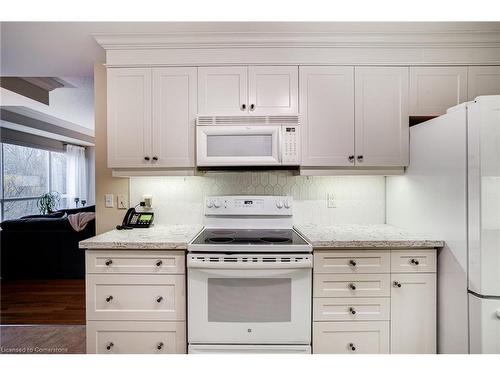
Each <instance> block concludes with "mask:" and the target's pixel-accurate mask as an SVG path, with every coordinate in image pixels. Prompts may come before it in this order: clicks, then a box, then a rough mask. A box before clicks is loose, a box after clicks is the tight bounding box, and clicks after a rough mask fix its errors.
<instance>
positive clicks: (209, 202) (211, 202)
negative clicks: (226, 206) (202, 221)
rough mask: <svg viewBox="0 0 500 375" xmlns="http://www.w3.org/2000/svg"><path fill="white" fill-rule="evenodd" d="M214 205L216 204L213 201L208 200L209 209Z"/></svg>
mask: <svg viewBox="0 0 500 375" xmlns="http://www.w3.org/2000/svg"><path fill="white" fill-rule="evenodd" d="M213 205H214V202H213V201H212V200H211V199H207V207H208V208H212V207H213Z"/></svg>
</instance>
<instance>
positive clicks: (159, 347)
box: [156, 342, 163, 350]
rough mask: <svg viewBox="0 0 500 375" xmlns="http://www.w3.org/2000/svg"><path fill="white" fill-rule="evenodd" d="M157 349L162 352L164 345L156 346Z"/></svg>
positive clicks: (160, 343)
mask: <svg viewBox="0 0 500 375" xmlns="http://www.w3.org/2000/svg"><path fill="white" fill-rule="evenodd" d="M156 349H158V350H162V349H163V343H162V342H159V343H158V345H156Z"/></svg>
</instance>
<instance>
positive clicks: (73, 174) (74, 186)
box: [66, 145, 88, 207]
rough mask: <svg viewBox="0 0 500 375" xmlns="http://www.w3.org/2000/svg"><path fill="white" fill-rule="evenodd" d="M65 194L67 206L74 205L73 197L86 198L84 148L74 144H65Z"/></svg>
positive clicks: (79, 203)
mask: <svg viewBox="0 0 500 375" xmlns="http://www.w3.org/2000/svg"><path fill="white" fill-rule="evenodd" d="M66 194H67V196H68V206H69V207H75V198H79V199H80V201H79V202H78V206H81V201H82V200H87V198H88V197H87V165H86V160H85V148H84V147H80V146H74V145H67V146H66Z"/></svg>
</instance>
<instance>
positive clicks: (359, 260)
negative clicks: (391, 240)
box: [314, 250, 391, 273]
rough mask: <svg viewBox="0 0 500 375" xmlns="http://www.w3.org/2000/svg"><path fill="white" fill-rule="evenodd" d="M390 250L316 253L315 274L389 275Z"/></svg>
mask: <svg viewBox="0 0 500 375" xmlns="http://www.w3.org/2000/svg"><path fill="white" fill-rule="evenodd" d="M390 269H391V255H390V252H389V250H385V251H384V250H375V251H374V250H354V251H337V250H335V251H328V252H323V251H315V252H314V273H389V272H390Z"/></svg>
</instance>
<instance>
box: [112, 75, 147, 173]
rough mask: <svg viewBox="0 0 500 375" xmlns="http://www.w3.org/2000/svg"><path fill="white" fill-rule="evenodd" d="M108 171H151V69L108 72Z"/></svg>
mask: <svg viewBox="0 0 500 375" xmlns="http://www.w3.org/2000/svg"><path fill="white" fill-rule="evenodd" d="M107 90H108V95H107V100H108V103H107V106H108V121H107V122H108V124H107V130H108V133H107V140H108V167H110V168H113V167H118V168H119V167H143V168H146V167H149V166H151V163H150V162H149V161H147V160H145V157H151V69H147V68H144V69H143V68H108V70H107Z"/></svg>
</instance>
